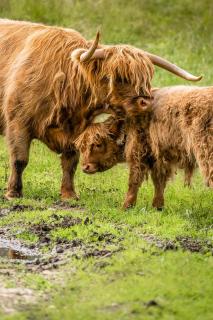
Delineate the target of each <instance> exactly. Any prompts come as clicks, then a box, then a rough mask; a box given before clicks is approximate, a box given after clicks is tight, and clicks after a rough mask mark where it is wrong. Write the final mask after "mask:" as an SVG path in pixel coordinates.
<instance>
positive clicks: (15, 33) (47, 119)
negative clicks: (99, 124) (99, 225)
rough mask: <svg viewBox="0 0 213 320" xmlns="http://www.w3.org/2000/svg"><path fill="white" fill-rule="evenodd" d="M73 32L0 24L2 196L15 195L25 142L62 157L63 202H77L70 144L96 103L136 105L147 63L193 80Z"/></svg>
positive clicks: (147, 57) (146, 84)
mask: <svg viewBox="0 0 213 320" xmlns="http://www.w3.org/2000/svg"><path fill="white" fill-rule="evenodd" d="M98 41H99V34H97V36H96V40H95V41H94V43H92V44H91V42H88V41H86V40H85V39H84V38H83V37H82V36H81V35H80V34H79V33H78V32H76V31H74V30H71V29H65V28H58V27H48V26H44V25H40V24H35V23H28V22H18V21H10V20H0V83H1V86H0V105H1V106H3V111H1V112H2V115H0V121H1V123H2V125H1V128H0V129H1V131H2V132H3V127H4V130H5V135H6V139H7V142H8V147H9V154H10V162H11V174H10V178H9V182H8V188H7V193H6V195H5V196H6V198H7V199H11V198H14V197H20V196H21V195H22V173H23V170H24V168H25V167H26V165H27V163H28V158H29V149H30V144H31V141H32V139H38V140H40V141H42V142H44V143H45V144H46V145H47V146H48V147H49V148H50V149H51V150H53V151H55V152H57V153H61V154H62V157H61V162H62V168H63V178H62V186H61V194H62V197H63V198H77V196H76V193H75V189H74V181H73V179H74V173H75V170H76V166H77V163H78V152H77V150H76V149H75V147H74V143H73V142H74V140H75V139H76V138H77V137H78V136H79V134H81V133H82V132H83V130H84V128H85V126H86V124H87V120H88V119H89V118H90V117H91V114H92V112H93V111H94V110H95V109H96V108H97V107H98V106H100V105H104V104H106V103H109V104H110V105H112V106H115V107H116V106H120V105H122V106H124V108H125V109H126V110H127V111H128V110H130V109H131V108H134V109H135V110H137V109H140V108H141V105H142V106H143V98H142V97H143V96H150V94H151V91H150V89H151V84H150V81H151V79H152V76H153V64H156V65H158V66H161V67H163V68H164V69H167V70H169V71H171V72H173V73H175V74H177V75H179V76H181V77H183V78H185V79H188V80H193V81H196V80H199V79H200V77H194V76H192V75H190V74H189V73H187V72H186V71H184V70H182V69H180V68H178V67H177V66H175V65H173V64H171V63H169V62H168V61H166V60H164V59H162V58H160V57H158V56H155V55H152V54H149V53H147V52H144V51H142V50H139V49H137V48H134V47H130V46H126V45H118V46H101V45H99V44H98Z"/></svg>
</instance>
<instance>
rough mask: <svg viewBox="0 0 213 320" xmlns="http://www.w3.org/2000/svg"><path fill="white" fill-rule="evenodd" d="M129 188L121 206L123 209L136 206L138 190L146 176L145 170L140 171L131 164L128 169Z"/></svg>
mask: <svg viewBox="0 0 213 320" xmlns="http://www.w3.org/2000/svg"><path fill="white" fill-rule="evenodd" d="M129 170H130V172H129V186H128V191H127V194H126V197H125V201H124V204H123V208H124V209H128V208H130V207H133V206H134V205H135V204H136V200H137V195H138V190H139V188H140V186H141V184H142V182H143V180H144V178H145V176H146V172H147V171H146V169H145V168H144V170H141V168H140V166H138V165H137V164H136V163H131V164H130V167H129Z"/></svg>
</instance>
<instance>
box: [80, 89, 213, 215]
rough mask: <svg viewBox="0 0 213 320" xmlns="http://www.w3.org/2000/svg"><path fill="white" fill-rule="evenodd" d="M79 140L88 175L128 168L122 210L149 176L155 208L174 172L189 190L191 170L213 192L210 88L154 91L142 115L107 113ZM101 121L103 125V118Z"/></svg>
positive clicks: (161, 202)
mask: <svg viewBox="0 0 213 320" xmlns="http://www.w3.org/2000/svg"><path fill="white" fill-rule="evenodd" d="M106 112H109V113H108V114H107V113H105V114H102V115H101V114H100V115H97V116H96V117H95V118H94V120H93V122H94V123H93V124H92V125H91V126H89V127H88V128H87V129H86V130H85V131H84V132H83V133H82V134H81V135H80V136H79V137H78V139H77V141H76V145H77V147H78V149H79V150H80V152H81V154H82V169H83V171H84V172H86V173H90V174H91V173H95V172H101V171H105V170H107V169H109V168H111V167H112V166H114V165H116V164H117V163H119V162H122V161H126V162H127V163H128V165H129V169H130V174H129V189H128V192H127V195H126V200H125V202H124V208H128V207H130V206H133V205H134V204H135V203H136V199H137V193H138V189H139V187H140V185H141V183H142V181H143V180H144V179H145V178H146V177H147V175H148V174H150V175H151V178H152V181H153V184H154V188H155V194H154V199H153V206H154V207H156V208H158V209H161V208H162V207H163V206H164V189H165V187H166V183H167V181H168V180H169V178H171V177H172V175H173V173H174V172H175V171H176V169H177V168H180V169H184V170H185V183H186V184H190V180H191V176H192V174H193V171H194V169H195V167H196V166H197V165H198V167H199V168H200V170H201V173H202V175H203V177H204V178H205V181H206V184H207V186H209V187H210V188H213V87H203V88H202V87H187V86H176V87H168V88H162V89H157V90H154V91H153V101H152V100H150V106H149V107H148V104H146V107H145V109H144V112H141V114H140V115H139V114H137V115H134V114H132V116H131V115H127V116H125V115H124V114H122V111H121V112H120V114H119V113H118V111H117V110H113V108H106ZM103 116H104V118H103V119H102V118H101V117H103Z"/></svg>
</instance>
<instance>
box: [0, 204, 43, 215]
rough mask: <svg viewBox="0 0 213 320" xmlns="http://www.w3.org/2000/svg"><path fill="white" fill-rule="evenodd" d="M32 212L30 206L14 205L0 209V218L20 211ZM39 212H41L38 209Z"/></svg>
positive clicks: (32, 208)
mask: <svg viewBox="0 0 213 320" xmlns="http://www.w3.org/2000/svg"><path fill="white" fill-rule="evenodd" d="M25 210H27V211H32V210H35V208H34V207H32V206H27V205H23V204H16V205H14V206H11V207H8V208H0V216H6V215H7V214H9V213H11V212H21V211H25ZM39 210H41V209H40V208H39Z"/></svg>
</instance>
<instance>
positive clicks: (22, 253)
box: [0, 238, 39, 262]
mask: <svg viewBox="0 0 213 320" xmlns="http://www.w3.org/2000/svg"><path fill="white" fill-rule="evenodd" d="M0 257H3V258H5V259H12V260H17V261H18V260H25V261H26V262H28V261H29V262H30V261H31V262H33V261H34V260H36V259H37V258H39V253H38V251H36V250H35V249H29V248H26V247H24V246H22V245H21V244H20V243H19V242H18V241H14V240H7V239H1V238H0Z"/></svg>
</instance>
